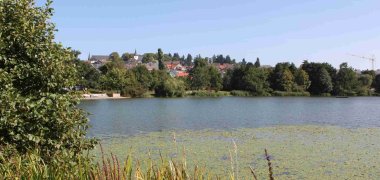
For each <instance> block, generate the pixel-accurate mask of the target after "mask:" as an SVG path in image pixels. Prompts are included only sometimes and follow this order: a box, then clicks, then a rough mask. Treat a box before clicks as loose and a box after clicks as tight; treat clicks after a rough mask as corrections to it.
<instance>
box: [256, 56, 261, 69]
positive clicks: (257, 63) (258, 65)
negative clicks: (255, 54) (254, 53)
mask: <svg viewBox="0 0 380 180" xmlns="http://www.w3.org/2000/svg"><path fill="white" fill-rule="evenodd" d="M260 66H261V65H260V59H259V58H257V59H256V62H255V67H257V68H258V67H260Z"/></svg>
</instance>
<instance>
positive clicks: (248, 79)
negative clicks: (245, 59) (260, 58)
mask: <svg viewBox="0 0 380 180" xmlns="http://www.w3.org/2000/svg"><path fill="white" fill-rule="evenodd" d="M267 78H268V75H267V73H266V72H265V71H264V70H263V69H261V68H255V67H251V68H248V69H247V70H246V71H245V74H244V76H243V78H242V81H243V83H244V89H242V90H246V91H250V92H251V93H252V94H253V95H257V96H267V95H268V92H269V91H270V87H269V83H268V81H267Z"/></svg>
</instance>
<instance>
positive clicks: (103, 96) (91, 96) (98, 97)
mask: <svg viewBox="0 0 380 180" xmlns="http://www.w3.org/2000/svg"><path fill="white" fill-rule="evenodd" d="M128 98H130V97H122V96H120V94H114V95H113V96H112V97H111V96H108V95H107V94H83V95H82V100H102V99H128Z"/></svg>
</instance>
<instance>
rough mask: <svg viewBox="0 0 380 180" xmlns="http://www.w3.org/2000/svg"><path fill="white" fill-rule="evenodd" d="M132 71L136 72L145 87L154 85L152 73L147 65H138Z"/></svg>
mask: <svg viewBox="0 0 380 180" xmlns="http://www.w3.org/2000/svg"><path fill="white" fill-rule="evenodd" d="M132 72H133V73H134V74H135V76H136V79H137V81H138V82H139V83H140V84H141V86H142V87H143V88H144V89H150V88H151V87H152V84H153V82H152V80H153V78H152V74H151V73H150V72H149V70H148V69H147V68H146V67H145V66H142V65H139V66H136V67H135V68H133V69H132Z"/></svg>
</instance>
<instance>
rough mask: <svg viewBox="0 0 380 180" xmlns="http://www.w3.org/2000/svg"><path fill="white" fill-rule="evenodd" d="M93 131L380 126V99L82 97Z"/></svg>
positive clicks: (122, 133) (103, 133)
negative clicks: (101, 98)
mask: <svg viewBox="0 0 380 180" xmlns="http://www.w3.org/2000/svg"><path fill="white" fill-rule="evenodd" d="M80 107H81V108H83V109H85V110H86V111H88V112H90V113H91V115H90V120H91V122H90V124H91V126H92V127H91V129H90V135H91V136H96V137H103V136H130V135H136V134H139V133H147V132H159V131H167V130H203V129H216V130H232V129H238V128H258V127H269V126H277V125H332V126H340V127H346V128H359V127H380V98H377V97H352V98H347V99H339V98H316V97H289V98H287V97H285V98H284V97H263V98H259V97H255V98H247V97H222V98H178V99H167V98H150V99H122V100H95V101H83V102H82V103H81V105H80Z"/></svg>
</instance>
